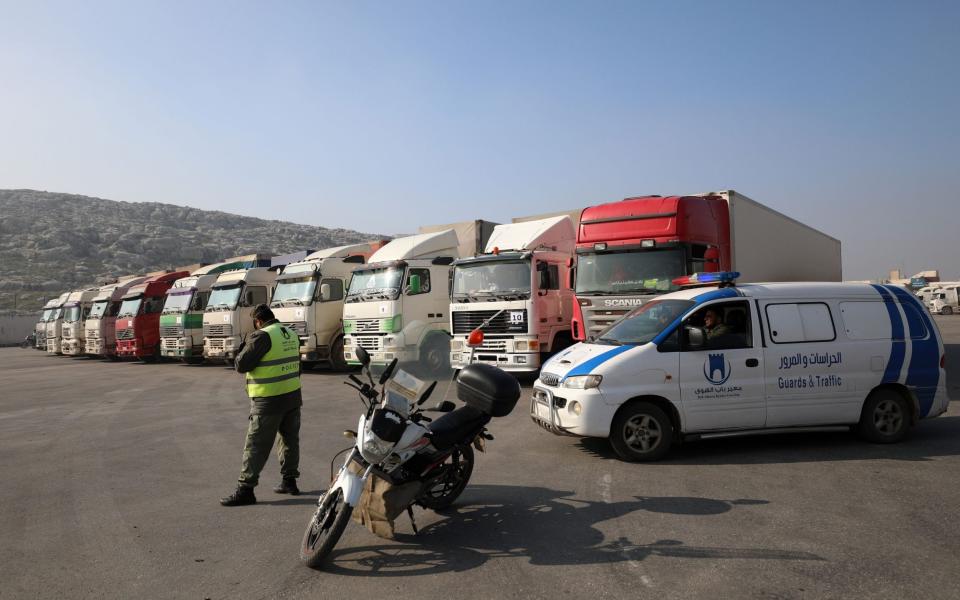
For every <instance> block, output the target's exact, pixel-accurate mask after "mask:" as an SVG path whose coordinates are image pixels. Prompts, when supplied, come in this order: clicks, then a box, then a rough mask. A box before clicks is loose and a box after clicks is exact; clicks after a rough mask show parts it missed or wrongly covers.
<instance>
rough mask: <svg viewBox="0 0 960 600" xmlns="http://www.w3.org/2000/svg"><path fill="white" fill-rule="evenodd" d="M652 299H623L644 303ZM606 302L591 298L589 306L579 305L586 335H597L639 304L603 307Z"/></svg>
mask: <svg viewBox="0 0 960 600" xmlns="http://www.w3.org/2000/svg"><path fill="white" fill-rule="evenodd" d="M652 298H653V297H652V296H645V297H642V298H625V299H624V300H637V301H643V302H644V303H646V302H647V300H651V299H652ZM608 300H611V299H610V298H592V299H591V300H590V302H591V304H588V305H586V306H584V305H582V304H581V305H580V310H581V311H582V312H583V320H584V322H585V325H586V332H585V333H586V335H588V336H591V335H597V334H599V333H600V332H601V331H603V330H604V329H606V328H607V327H609V326H610V325H613V323H614V321H616V320H618V319H619V318H620V317H622V316H623V315H625V314H627V313H628V312H630V311H631V310H633V309H635V308H637V307H638V306H640V303H639V302H637V304H631V305H627V306H603V304H604V302H606V301H608Z"/></svg>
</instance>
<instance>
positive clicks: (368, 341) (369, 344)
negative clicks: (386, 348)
mask: <svg viewBox="0 0 960 600" xmlns="http://www.w3.org/2000/svg"><path fill="white" fill-rule="evenodd" d="M353 339H354V340H355V341H356V342H357V345H358V346H360V347H361V348H363V349H364V350H380V348H381V347H382V346H383V338H382V337H380V336H378V335H362V336H357V337H355V338H353Z"/></svg>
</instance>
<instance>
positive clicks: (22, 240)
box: [0, 190, 382, 312]
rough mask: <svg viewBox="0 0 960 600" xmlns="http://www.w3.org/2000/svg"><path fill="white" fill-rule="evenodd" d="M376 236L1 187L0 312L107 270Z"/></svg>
mask: <svg viewBox="0 0 960 600" xmlns="http://www.w3.org/2000/svg"><path fill="white" fill-rule="evenodd" d="M380 237H382V236H378V235H372V234H365V233H359V232H356V231H350V230H347V229H327V228H325V227H313V226H310V225H297V224H295V223H287V222H284V221H267V220H264V219H257V218H253V217H242V216H239V215H232V214H229V213H224V212H217V211H208V210H199V209H196V208H188V207H184V206H174V205H172V204H160V203H157V202H117V201H114V200H103V199H101V198H90V197H87V196H78V195H74V194H58V193H50V192H38V191H34V190H0V312H7V311H11V310H13V309H14V308H16V309H17V310H18V311H24V310H26V311H29V312H36V311H39V309H40V307H41V305H42V304H41V302H42V300H43V298H44V297H46V298H49V297H51V296H55V295H58V294H60V293H62V292H64V291H68V290H73V289H78V288H82V287H86V286H89V285H93V284H95V283H96V282H97V281H100V280H103V279H106V278H109V277H111V276H118V275H127V274H134V273H146V272H149V271H156V270H160V269H168V268H172V267H176V266H180V265H189V264H193V263H198V262H205V263H213V262H217V261H218V260H220V259H221V258H226V257H230V256H238V255H242V254H253V253H255V252H261V253H268V254H272V255H279V254H288V253H292V252H297V251H300V250H306V249H321V248H329V247H331V246H338V245H343V244H349V243H353V242H359V241H366V240H371V239H375V238H380Z"/></svg>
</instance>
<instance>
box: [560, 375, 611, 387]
mask: <svg viewBox="0 0 960 600" xmlns="http://www.w3.org/2000/svg"><path fill="white" fill-rule="evenodd" d="M601 381H603V377H602V376H600V375H575V376H573V377H567V378H566V379H564V380H563V383H562V384H561V387H565V388H572V389H575V390H589V389H590V388H595V387H598V386H599V385H600V382H601Z"/></svg>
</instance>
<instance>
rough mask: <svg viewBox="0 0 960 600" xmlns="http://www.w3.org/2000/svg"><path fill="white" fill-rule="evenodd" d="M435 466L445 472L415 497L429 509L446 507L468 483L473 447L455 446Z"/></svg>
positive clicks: (471, 469)
mask: <svg viewBox="0 0 960 600" xmlns="http://www.w3.org/2000/svg"><path fill="white" fill-rule="evenodd" d="M437 468H438V469H444V470H445V471H446V472H445V473H444V474H443V475H441V476H440V477H439V478H438V479H437V480H436V481H434V482H433V484H432V485H431V486H430V487H429V488H427V489H425V490H424V491H423V492H422V493H421V494H420V497H419V498H418V499H417V503H418V504H420V506H422V507H424V508H429V509H430V510H442V509H444V508H447V507H448V506H450V505H451V504H453V503H454V501H455V500H456V499H457V498H459V497H460V494H462V493H463V490H464V489H466V487H467V484H468V483H470V475H472V474H473V448H472V447H471V446H463V447H460V448H457V449H456V450H454V451H453V452H452V453H451V454H450V456H449V457H447V460H445V461H444V462H443V463H442V464H441V465H440V466H438V467H437Z"/></svg>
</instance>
